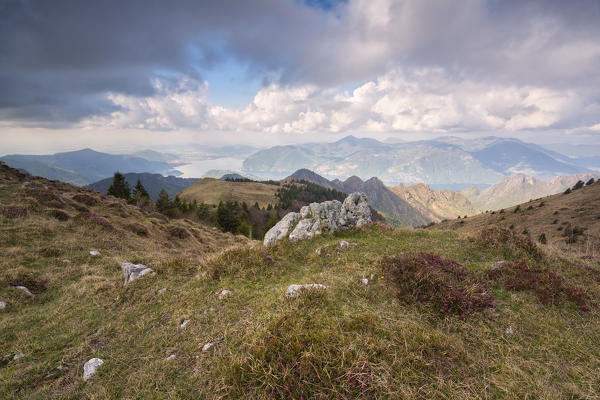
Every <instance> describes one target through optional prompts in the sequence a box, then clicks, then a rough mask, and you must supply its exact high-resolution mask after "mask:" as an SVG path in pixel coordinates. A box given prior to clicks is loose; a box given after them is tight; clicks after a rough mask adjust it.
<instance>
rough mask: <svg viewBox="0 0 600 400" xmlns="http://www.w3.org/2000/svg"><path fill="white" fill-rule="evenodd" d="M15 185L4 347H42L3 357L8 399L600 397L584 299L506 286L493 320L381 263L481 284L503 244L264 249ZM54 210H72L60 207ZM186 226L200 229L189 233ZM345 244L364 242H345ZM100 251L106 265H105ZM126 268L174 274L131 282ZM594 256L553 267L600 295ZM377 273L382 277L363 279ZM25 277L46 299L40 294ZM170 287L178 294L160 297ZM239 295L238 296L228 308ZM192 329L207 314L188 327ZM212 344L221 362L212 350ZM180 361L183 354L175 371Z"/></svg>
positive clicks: (328, 244) (67, 189) (0, 337)
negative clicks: (93, 370)
mask: <svg viewBox="0 0 600 400" xmlns="http://www.w3.org/2000/svg"><path fill="white" fill-rule="evenodd" d="M0 179H1V180H0V206H5V205H10V204H22V205H23V206H24V207H26V208H27V210H28V215H27V216H26V217H25V218H0V254H1V256H0V271H1V272H2V273H1V274H0V277H2V284H0V299H1V300H3V301H6V302H7V308H6V310H5V311H1V312H0V354H1V355H2V357H3V356H4V355H12V354H15V353H18V352H23V353H24V354H25V357H23V358H21V359H18V360H16V361H15V360H13V359H12V358H10V357H8V358H4V357H3V358H0V381H1V382H2V385H0V398H63V399H80V398H89V399H122V398H128V399H129V398H177V399H179V398H182V399H184V398H190V399H202V398H206V399H230V398H248V399H273V398H279V399H292V398H293V399H300V398H304V399H336V398H339V399H343V398H345V399H355V398H358V399H361V398H365V399H383V398H386V399H415V398H416V399H437V398H440V399H448V398H464V399H482V398H515V399H516V398H543V399H564V398H586V399H593V398H599V397H600V389H599V387H600V386H599V385H598V382H600V346H598V343H600V319H599V317H600V315H599V312H598V310H597V309H595V308H594V307H592V308H591V309H590V311H587V312H583V311H581V310H579V309H578V308H577V307H574V306H573V305H572V304H571V303H570V302H564V303H563V302H559V303H556V304H554V305H553V304H551V303H549V304H546V303H544V302H541V301H540V300H539V299H538V298H537V297H536V294H535V293H534V292H532V291H530V290H512V289H510V288H508V287H506V286H505V285H504V280H496V281H494V280H491V281H490V282H491V286H490V288H489V294H490V295H492V296H493V297H494V305H495V307H494V308H493V310H488V311H490V313H489V314H488V313H486V315H483V314H479V313H474V314H472V315H471V316H470V317H469V318H465V319H463V318H461V317H460V315H458V316H456V315H454V314H450V315H443V316H442V315H437V316H435V317H434V316H432V315H431V312H430V310H428V309H427V308H424V307H423V305H421V304H419V303H418V302H411V301H406V300H407V299H406V298H405V297H399V296H398V290H397V283H396V282H394V280H393V279H391V278H392V276H391V275H390V276H388V273H387V272H386V271H385V270H384V269H383V268H382V267H381V260H382V258H383V257H395V256H397V255H399V254H403V253H405V252H409V253H411V254H421V253H436V254H439V255H441V256H442V257H443V259H445V260H454V261H455V262H456V263H459V264H460V265H461V266H462V267H463V268H464V273H466V274H467V275H468V276H487V275H486V271H487V269H488V268H489V266H490V264H491V263H493V262H494V261H497V260H499V259H501V258H506V257H505V255H506V254H505V251H504V249H503V248H501V247H498V246H494V245H491V244H490V243H480V242H476V241H470V240H466V239H465V238H463V237H462V236H460V235H458V234H456V233H453V232H448V231H441V232H436V231H423V230H417V231H403V230H394V229H390V228H389V227H385V226H380V225H374V226H370V227H366V228H364V229H362V230H359V231H353V232H344V233H342V234H340V235H338V236H330V235H324V236H322V237H318V238H315V239H313V240H308V241H303V242H299V243H289V242H282V243H280V244H279V245H277V246H275V247H273V248H269V249H263V248H262V247H260V246H258V247H255V248H253V247H252V244H253V243H251V244H250V245H245V244H244V243H250V242H248V241H245V242H244V239H243V238H241V237H233V236H231V235H224V234H221V233H220V232H218V231H216V230H213V229H211V228H208V227H204V226H202V225H198V224H194V223H192V222H189V221H185V220H178V221H174V222H170V221H168V220H165V219H163V218H162V217H161V216H159V215H153V214H146V213H144V212H142V211H140V210H139V209H137V208H135V207H132V206H128V205H126V204H123V203H122V202H120V201H117V200H115V199H113V198H110V197H104V196H100V195H97V194H94V193H92V192H89V191H84V190H82V191H81V193H85V194H87V195H90V196H96V197H97V199H98V200H99V202H98V204H97V205H93V206H89V211H90V212H93V213H95V214H96V215H98V216H100V217H102V218H104V219H106V220H107V221H108V222H109V223H110V224H111V226H112V227H113V229H110V228H107V227H104V226H102V225H101V224H97V223H91V222H90V223H88V222H86V220H85V219H81V218H77V216H78V215H80V213H83V211H80V210H78V209H77V208H74V206H73V205H72V204H71V203H70V201H71V199H72V197H71V196H72V195H74V194H75V193H79V189H76V188H73V187H71V186H68V185H62V184H54V183H52V182H48V181H43V180H37V181H32V183H31V184H30V185H33V184H40V185H41V187H42V188H43V185H47V186H48V188H49V190H51V191H53V192H54V194H55V195H57V196H58V198H59V199H62V200H64V201H65V204H63V206H62V207H61V208H57V207H55V205H45V204H42V201H41V200H39V199H35V198H33V197H30V196H29V194H27V193H25V192H24V189H25V188H21V184H22V181H21V182H19V181H17V180H16V179H12V178H11V179H8V178H6V177H5V176H2V175H0ZM27 186H29V185H27ZM27 186H26V187H27ZM54 200H55V199H53V200H50V201H54ZM44 201H45V200H44ZM59 202H60V201H59ZM48 207H51V208H52V209H61V210H63V211H64V212H65V213H67V214H69V215H70V218H69V219H68V220H66V221H60V220H58V219H55V218H53V217H51V216H49V215H47V213H46V209H47V208H48ZM86 207H87V206H86ZM131 224H138V225H139V226H143V227H144V228H145V229H146V231H147V235H139V234H138V233H136V232H133V231H135V230H137V229H138V228H139V226H137V225H136V226H137V227H136V228H135V229H133V228H130V225H131ZM128 227H129V228H128ZM171 227H178V228H181V229H185V230H186V231H187V232H189V234H190V235H189V236H188V237H187V238H185V239H180V238H178V237H173V236H172V235H171V234H170V233H169V232H170V230H169V228H171ZM341 239H344V240H347V241H348V242H350V243H351V245H350V246H349V247H348V248H345V249H342V248H340V247H339V245H338V243H339V241H340V240H341ZM229 247H233V248H232V249H228V248H229ZM317 249H320V250H321V251H320V254H317V252H316V250H317ZM89 250H99V251H100V252H101V255H100V256H99V257H91V256H90V255H89ZM508 256H509V257H508V259H509V260H510V261H516V257H514V256H512V255H511V254H508ZM64 259H68V260H69V261H70V262H63V260H64ZM124 261H129V262H134V263H143V264H146V265H148V266H150V267H151V268H153V269H154V270H155V271H156V272H157V274H156V275H155V276H144V277H143V278H141V279H139V280H136V281H134V282H132V283H130V284H129V285H128V286H127V287H126V288H124V287H123V277H122V275H121V271H120V268H119V265H120V263H122V262H124ZM588 261H589V262H588V264H589V265H588V267H587V268H592V269H591V270H590V269H587V268H585V267H584V266H583V265H581V264H574V263H571V262H565V261H560V260H554V259H547V258H543V259H541V260H540V261H537V262H536V263H538V264H539V265H540V266H541V267H543V268H548V270H549V271H554V272H556V273H557V274H559V275H560V276H561V277H562V278H563V279H564V281H563V283H564V285H565V287H577V288H582V289H583V290H585V291H586V293H587V294H588V295H589V296H590V297H591V298H597V297H598V296H600V283H599V281H600V266H599V265H598V264H597V263H595V264H594V261H593V260H588ZM538 264H536V265H538ZM461 271H462V269H461ZM371 274H373V279H370V281H369V284H368V285H364V284H363V283H361V279H362V278H365V277H367V278H371ZM5 276H8V279H6V280H5V279H4V277H5ZM592 278H593V279H592ZM490 279H491V278H490ZM16 283H27V284H29V285H32V287H33V286H35V285H38V287H39V289H36V293H35V296H34V297H33V298H30V297H28V296H26V295H25V294H23V293H22V292H21V291H19V290H17V289H15V288H14V287H13V286H12V285H14V284H16ZM292 283H322V284H325V285H326V286H327V289H326V290H323V291H315V292H307V293H304V294H303V295H301V296H300V297H299V298H297V299H287V298H285V296H284V295H283V293H284V291H285V289H286V287H287V286H288V285H289V284H292ZM42 284H43V285H42ZM162 288H166V292H165V293H164V294H161V295H159V294H157V290H158V289H162ZM223 289H229V290H231V291H232V294H231V295H230V296H228V297H226V298H224V299H219V298H218V293H219V292H220V291H221V290H223ZM183 319H189V320H190V322H189V324H187V325H186V326H185V328H183V329H181V328H180V327H179V326H180V324H181V322H182V320H183ZM509 327H510V328H511V330H512V333H507V329H508V328H509ZM208 342H211V343H214V344H215V350H214V351H213V352H203V351H202V346H203V345H204V344H206V343H208ZM172 354H175V355H176V358H175V359H174V360H171V361H167V360H166V358H167V357H168V356H170V355H172ZM91 357H99V358H102V359H103V360H104V361H105V363H104V365H102V367H100V369H99V370H98V373H97V375H96V376H94V377H93V378H92V379H90V380H89V381H88V382H87V383H84V382H83V380H82V379H81V375H82V368H83V364H84V363H85V361H87V360H88V359H90V358H91Z"/></svg>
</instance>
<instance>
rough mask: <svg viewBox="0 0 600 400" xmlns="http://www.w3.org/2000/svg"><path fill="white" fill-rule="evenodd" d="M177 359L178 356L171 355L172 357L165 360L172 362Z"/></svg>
mask: <svg viewBox="0 0 600 400" xmlns="http://www.w3.org/2000/svg"><path fill="white" fill-rule="evenodd" d="M176 358H177V356H176V355H175V354H171V355H170V356H169V357H167V358H166V359H165V360H167V361H171V360H174V359H176Z"/></svg>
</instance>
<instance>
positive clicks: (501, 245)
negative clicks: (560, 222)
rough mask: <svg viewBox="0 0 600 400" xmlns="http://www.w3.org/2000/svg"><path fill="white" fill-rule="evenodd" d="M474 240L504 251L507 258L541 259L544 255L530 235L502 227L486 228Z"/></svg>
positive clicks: (479, 243)
mask: <svg viewBox="0 0 600 400" xmlns="http://www.w3.org/2000/svg"><path fill="white" fill-rule="evenodd" d="M474 241H475V243H477V244H478V245H480V246H485V247H488V248H493V249H496V250H500V251H502V252H503V255H504V257H505V258H513V259H514V258H515V257H520V258H523V257H531V258H534V259H541V258H542V257H543V254H542V252H541V251H540V249H539V248H538V247H537V246H536V244H535V243H534V242H533V241H532V240H531V238H530V237H529V236H526V235H519V234H518V233H516V232H514V231H513V230H510V229H506V228H502V227H497V226H492V227H489V228H486V229H484V230H482V231H481V232H480V233H479V235H478V236H477V237H475V238H474Z"/></svg>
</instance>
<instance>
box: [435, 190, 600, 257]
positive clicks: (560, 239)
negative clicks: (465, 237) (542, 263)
mask: <svg viewBox="0 0 600 400" xmlns="http://www.w3.org/2000/svg"><path fill="white" fill-rule="evenodd" d="M490 226H496V227H501V228H507V229H510V230H511V231H513V232H515V233H518V234H523V235H524V236H527V237H531V238H532V239H533V240H534V241H536V242H538V243H539V245H540V246H542V247H544V248H548V249H552V250H556V251H560V252H570V253H573V252H577V253H578V254H582V255H585V256H587V257H594V258H598V257H600V183H593V184H591V185H588V186H585V187H583V188H581V189H577V190H573V191H572V193H568V194H565V193H562V192H561V193H559V194H555V195H552V196H548V197H542V198H539V199H537V200H532V201H528V202H526V203H522V204H519V205H517V206H513V207H510V208H504V209H502V211H495V212H487V213H483V214H479V215H476V216H472V217H468V218H463V219H455V220H452V221H446V222H443V223H440V224H436V225H434V226H433V227H432V229H453V230H456V231H458V232H464V233H469V234H476V233H478V232H481V231H482V230H484V229H486V228H488V227H490ZM542 235H543V237H542Z"/></svg>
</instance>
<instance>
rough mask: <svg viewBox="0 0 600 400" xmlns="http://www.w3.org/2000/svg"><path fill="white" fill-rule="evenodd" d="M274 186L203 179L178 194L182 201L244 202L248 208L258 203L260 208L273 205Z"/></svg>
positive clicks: (274, 198) (208, 202)
mask: <svg viewBox="0 0 600 400" xmlns="http://www.w3.org/2000/svg"><path fill="white" fill-rule="evenodd" d="M276 192H277V186H276V185H268V184H265V183H258V182H230V181H222V180H219V179H213V178H204V179H202V180H200V181H198V182H196V183H194V184H193V185H191V186H189V187H187V188H185V189H184V190H182V191H181V193H179V197H180V198H181V199H182V200H187V201H194V200H196V201H197V202H198V203H205V204H219V202H220V201H238V202H240V203H241V202H244V201H245V202H246V204H248V205H249V206H251V205H253V204H254V203H255V202H258V204H259V206H260V207H266V206H267V205H269V204H271V205H275V204H276V203H277V201H278V199H277V197H275V193H276Z"/></svg>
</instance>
